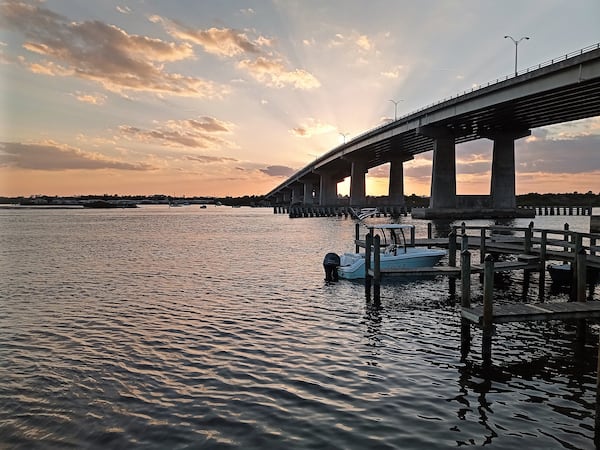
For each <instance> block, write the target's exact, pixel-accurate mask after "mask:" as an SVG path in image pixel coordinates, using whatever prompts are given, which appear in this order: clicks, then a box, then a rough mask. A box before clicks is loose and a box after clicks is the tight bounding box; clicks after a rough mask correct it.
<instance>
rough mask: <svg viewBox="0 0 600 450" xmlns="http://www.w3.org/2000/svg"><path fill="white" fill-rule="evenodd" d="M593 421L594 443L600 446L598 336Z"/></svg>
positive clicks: (599, 339)
mask: <svg viewBox="0 0 600 450" xmlns="http://www.w3.org/2000/svg"><path fill="white" fill-rule="evenodd" d="M595 419H596V420H595V421H594V444H595V445H596V448H600V337H599V338H598V363H597V365H596V417H595Z"/></svg>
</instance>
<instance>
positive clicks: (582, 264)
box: [355, 223, 600, 361]
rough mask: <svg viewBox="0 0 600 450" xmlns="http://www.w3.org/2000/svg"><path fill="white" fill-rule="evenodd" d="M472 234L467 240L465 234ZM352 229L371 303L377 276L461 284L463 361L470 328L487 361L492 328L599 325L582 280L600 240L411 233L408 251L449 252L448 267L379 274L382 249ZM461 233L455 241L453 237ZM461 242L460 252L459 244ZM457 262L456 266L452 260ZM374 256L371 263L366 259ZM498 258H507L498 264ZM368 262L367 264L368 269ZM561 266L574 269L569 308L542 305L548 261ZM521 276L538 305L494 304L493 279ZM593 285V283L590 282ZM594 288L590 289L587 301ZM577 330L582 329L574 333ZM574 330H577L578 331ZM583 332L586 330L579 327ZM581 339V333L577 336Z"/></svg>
mask: <svg viewBox="0 0 600 450" xmlns="http://www.w3.org/2000/svg"><path fill="white" fill-rule="evenodd" d="M473 231H475V232H476V234H470V235H469V234H467V233H468V232H470V233H473ZM358 233H359V227H358V224H357V228H356V241H355V244H356V251H357V252H358V249H359V248H360V247H364V248H365V252H366V255H365V262H366V267H365V269H366V277H365V293H366V295H367V298H370V294H371V286H373V293H374V298H375V300H376V301H379V298H380V286H381V278H382V276H388V275H442V276H447V277H449V279H450V280H451V281H450V290H451V292H452V293H454V292H453V290H454V289H455V288H456V285H455V280H457V279H460V281H461V308H460V314H461V343H462V345H461V348H462V351H463V356H465V357H466V355H467V353H468V352H469V348H470V340H471V338H470V326H471V325H474V326H476V327H478V328H481V330H482V333H483V335H482V356H483V359H484V361H490V360H491V340H492V334H493V326H494V324H499V323H508V322H526V321H546V320H578V321H579V324H580V325H581V324H585V320H586V319H600V302H596V301H587V299H586V285H587V282H588V280H587V279H586V274H587V270H588V268H593V269H595V270H600V255H599V253H600V246H598V242H599V240H600V234H591V233H577V232H573V231H569V229H568V226H565V229H563V230H548V229H536V228H534V227H533V223H531V224H530V226H529V227H525V228H514V227H503V226H492V227H478V226H469V227H467V226H465V224H464V223H463V224H462V226H460V227H454V228H453V229H452V230H451V232H450V235H449V236H448V237H447V238H432V236H431V229H429V231H428V236H427V238H426V239H416V238H415V236H414V232H413V233H412V234H411V236H410V241H409V245H414V246H428V247H442V248H447V249H448V265H447V266H436V267H426V268H403V269H382V268H381V266H380V260H381V257H380V252H381V243H380V240H379V236H374V235H372V234H367V235H366V236H365V239H364V240H360V239H359V238H358V237H359V236H358ZM459 233H460V239H457V235H458V234H459ZM459 240H460V251H459V248H458V247H459V246H458V241H459ZM470 250H478V252H477V253H479V263H478V264H477V263H473V262H472V257H471V252H470ZM459 253H460V258H459V260H457V254H459ZM371 255H373V258H371ZM501 257H505V258H507V259H506V260H500V258H501ZM371 259H372V263H371ZM549 260H552V261H566V262H569V263H570V264H571V265H572V267H573V270H572V272H573V288H572V293H573V295H572V299H573V300H575V301H571V302H560V303H544V297H545V284H546V275H545V274H546V263H547V261H549ZM514 270H523V271H525V273H530V272H538V273H539V285H538V302H537V303H527V302H523V301H520V302H519V303H510V304H502V305H494V304H493V296H494V273H496V272H506V271H514ZM472 274H482V275H483V277H482V280H483V304H480V305H476V306H472V305H471V275H472ZM594 281H595V280H592V282H594ZM592 294H593V286H592V284H591V283H590V300H591V296H592ZM579 328H581V326H580V327H579ZM579 328H578V329H579ZM583 329H585V326H584V325H583ZM578 334H579V335H582V334H584V333H581V332H580V333H578Z"/></svg>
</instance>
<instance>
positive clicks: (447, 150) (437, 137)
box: [417, 126, 456, 208]
mask: <svg viewBox="0 0 600 450" xmlns="http://www.w3.org/2000/svg"><path fill="white" fill-rule="evenodd" d="M417 133H419V134H422V135H424V136H428V137H431V138H433V168H432V171H431V198H430V199H429V207H430V208H456V149H455V144H454V135H453V134H452V133H451V132H450V130H448V129H447V128H443V127H431V126H427V127H420V128H418V129H417Z"/></svg>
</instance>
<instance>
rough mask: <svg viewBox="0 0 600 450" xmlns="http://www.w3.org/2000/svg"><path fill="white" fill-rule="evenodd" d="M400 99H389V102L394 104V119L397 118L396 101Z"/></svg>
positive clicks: (398, 101)
mask: <svg viewBox="0 0 600 450" xmlns="http://www.w3.org/2000/svg"><path fill="white" fill-rule="evenodd" d="M401 101H402V100H390V102H392V103H393V104H394V120H397V119H398V103H400V102H401Z"/></svg>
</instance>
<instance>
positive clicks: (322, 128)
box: [290, 118, 336, 138]
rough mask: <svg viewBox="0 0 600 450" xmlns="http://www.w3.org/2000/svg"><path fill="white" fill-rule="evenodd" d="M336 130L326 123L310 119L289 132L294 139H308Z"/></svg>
mask: <svg viewBox="0 0 600 450" xmlns="http://www.w3.org/2000/svg"><path fill="white" fill-rule="evenodd" d="M335 130H336V128H335V127H334V126H333V125H330V124H328V123H323V122H320V121H318V120H316V119H313V118H310V119H308V120H307V122H306V123H304V124H302V125H300V126H297V127H296V128H292V129H291V130H290V131H291V133H292V134H293V135H294V136H296V137H303V138H309V137H312V136H315V135H318V134H325V133H330V132H332V131H335Z"/></svg>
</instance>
